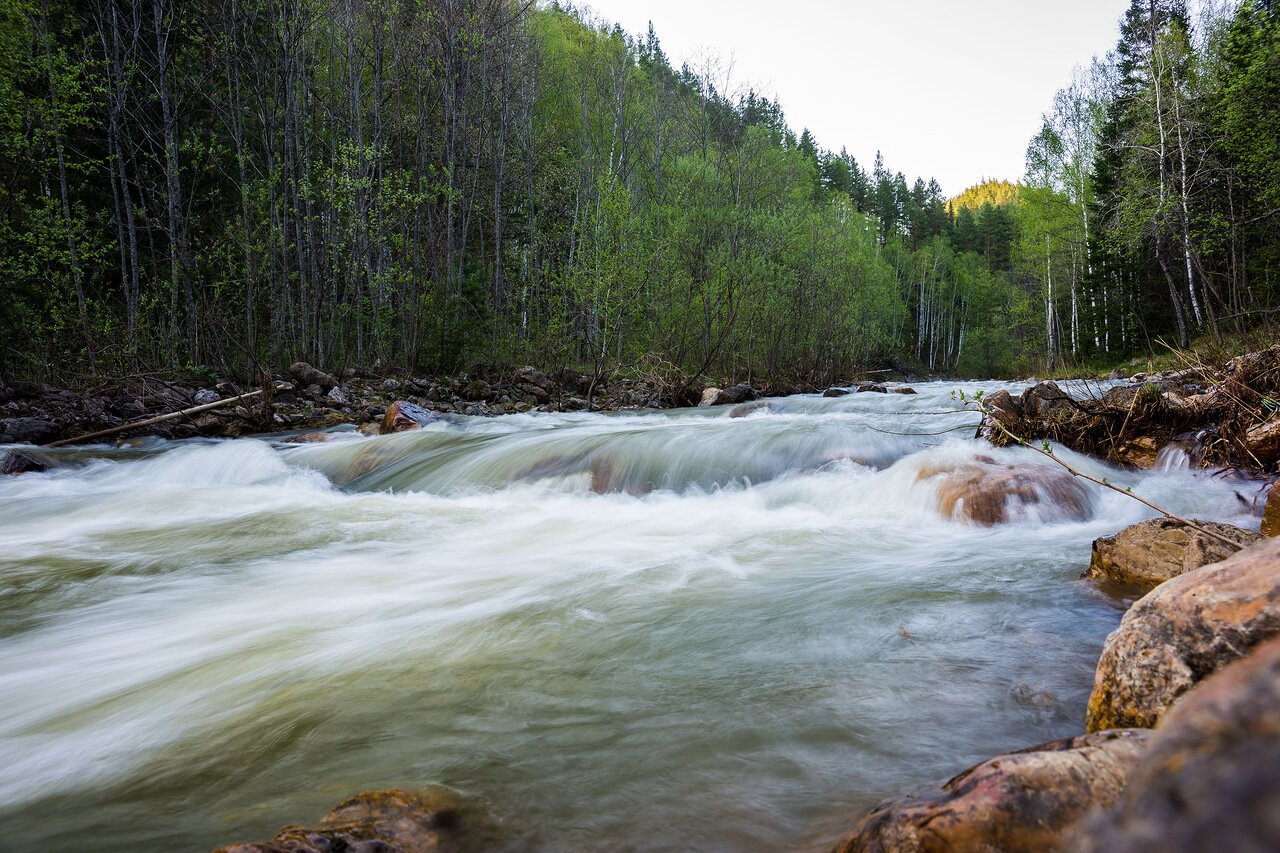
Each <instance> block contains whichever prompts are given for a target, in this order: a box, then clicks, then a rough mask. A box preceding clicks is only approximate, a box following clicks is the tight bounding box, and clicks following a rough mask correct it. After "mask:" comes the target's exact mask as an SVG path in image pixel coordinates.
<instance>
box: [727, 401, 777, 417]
mask: <svg viewBox="0 0 1280 853" xmlns="http://www.w3.org/2000/svg"><path fill="white" fill-rule="evenodd" d="M772 409H773V406H771V405H769V401H767V400H757V401H755V402H754V403H743V404H742V405H740V406H734V407H733V408H732V409H730V410H729V417H731V418H745V417H746V416H747V415H750V414H753V413H755V412H769V411H771V410H772Z"/></svg>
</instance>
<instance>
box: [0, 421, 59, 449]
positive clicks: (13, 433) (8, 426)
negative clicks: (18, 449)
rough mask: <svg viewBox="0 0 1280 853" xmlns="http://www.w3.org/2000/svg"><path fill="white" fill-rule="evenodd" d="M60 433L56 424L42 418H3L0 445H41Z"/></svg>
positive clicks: (0, 428)
mask: <svg viewBox="0 0 1280 853" xmlns="http://www.w3.org/2000/svg"><path fill="white" fill-rule="evenodd" d="M61 431H62V429H61V427H59V426H58V424H56V423H54V422H53V421H50V420H45V419H44V418H4V419H3V420H0V444H22V443H27V444H43V443H44V442H47V441H52V440H53V439H55V438H57V436H58V433H60V432H61Z"/></svg>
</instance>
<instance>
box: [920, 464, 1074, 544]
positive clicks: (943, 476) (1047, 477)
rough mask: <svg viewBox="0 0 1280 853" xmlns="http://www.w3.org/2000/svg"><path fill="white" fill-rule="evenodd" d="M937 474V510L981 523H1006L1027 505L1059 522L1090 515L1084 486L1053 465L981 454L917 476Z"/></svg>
mask: <svg viewBox="0 0 1280 853" xmlns="http://www.w3.org/2000/svg"><path fill="white" fill-rule="evenodd" d="M935 477H936V478H937V479H938V482H937V487H938V512H939V513H941V514H942V515H943V516H944V517H946V518H956V519H960V520H963V521H969V522H972V523H974V524H977V525H980V526H982V527H990V526H992V525H995V524H1002V523H1004V522H1007V521H1009V520H1010V519H1011V518H1012V517H1013V516H1014V514H1016V513H1019V512H1025V511H1026V510H1027V509H1029V508H1031V507H1039V508H1040V512H1041V513H1042V515H1044V516H1047V517H1048V518H1051V519H1054V520H1060V521H1084V520H1086V519H1088V518H1089V517H1090V516H1091V515H1092V514H1093V501H1092V499H1091V498H1090V495H1089V492H1088V490H1087V489H1085V487H1084V486H1082V485H1081V484H1080V482H1079V481H1078V480H1076V478H1075V477H1073V476H1071V475H1070V474H1068V473H1067V472H1066V471H1064V470H1061V469H1057V468H1049V467H1046V466H1044V465H1027V464H1020V465H1008V464H1000V463H998V462H996V461H995V460H994V459H991V458H990V457H980V458H978V459H976V460H974V461H973V462H970V463H966V464H964V465H958V466H955V467H953V468H924V469H922V470H921V471H920V473H919V474H918V475H917V478H918V479H920V480H927V479H933V478H935Z"/></svg>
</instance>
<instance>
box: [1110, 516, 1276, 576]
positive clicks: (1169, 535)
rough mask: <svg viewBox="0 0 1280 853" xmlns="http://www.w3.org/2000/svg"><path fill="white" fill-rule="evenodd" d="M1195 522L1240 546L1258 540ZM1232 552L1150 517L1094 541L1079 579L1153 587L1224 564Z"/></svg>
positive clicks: (1249, 533) (1168, 520)
mask: <svg viewBox="0 0 1280 853" xmlns="http://www.w3.org/2000/svg"><path fill="white" fill-rule="evenodd" d="M1195 523H1196V524H1197V525H1199V526H1200V527H1203V528H1205V529H1207V530H1211V531H1213V532H1214V533H1217V534H1219V535H1221V536H1225V537H1227V538H1228V539H1230V540H1231V541H1233V542H1236V543H1238V544H1239V545H1241V546H1248V545H1253V544H1254V543H1257V542H1261V541H1262V536H1261V535H1260V534H1258V533H1254V532H1253V531H1251V530H1244V529H1243V528H1240V527H1235V526H1233V525H1230V524H1219V523H1217V522H1213V521H1196V522H1195ZM1237 550H1238V549H1236V548H1232V547H1231V546H1229V545H1227V544H1225V543H1223V542H1220V541H1219V540H1217V539H1214V538H1213V537H1211V536H1207V535H1205V534H1204V533H1201V532H1200V531H1198V530H1193V529H1192V528H1190V527H1187V526H1185V525H1183V524H1181V523H1180V522H1177V521H1174V520H1173V519H1171V518H1153V519H1150V520H1148V521H1140V522H1138V523H1137V524H1133V525H1130V526H1129V527H1126V528H1125V529H1124V530H1121V531H1120V532H1119V533H1117V534H1116V535H1115V536H1104V537H1102V538H1101V539H1095V540H1094V542H1093V557H1092V558H1091V559H1090V561H1089V571H1087V572H1086V573H1085V576H1086V577H1090V578H1094V579H1095V580H1102V581H1111V582H1114V583H1120V584H1133V585H1138V586H1156V585H1157V584H1161V583H1164V582H1165V581H1167V580H1169V579H1170V578H1174V577H1177V576H1178V575H1183V574H1186V573H1187V572H1189V571H1192V570H1193V569H1198V568H1200V567H1201V566H1207V565H1209V564H1210V563H1217V562H1219V561H1221V560H1225V559H1227V558H1228V557H1230V556H1231V555H1232V554H1234V553H1235V552H1236V551H1237Z"/></svg>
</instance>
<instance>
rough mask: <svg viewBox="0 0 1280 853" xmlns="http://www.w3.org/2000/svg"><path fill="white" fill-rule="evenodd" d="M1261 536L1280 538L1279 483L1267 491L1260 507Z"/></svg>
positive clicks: (1272, 485)
mask: <svg viewBox="0 0 1280 853" xmlns="http://www.w3.org/2000/svg"><path fill="white" fill-rule="evenodd" d="M1262 535H1263V536H1280V481H1278V482H1277V483H1272V484H1271V488H1270V489H1268V490H1267V500H1266V502H1265V503H1263V505H1262Z"/></svg>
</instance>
